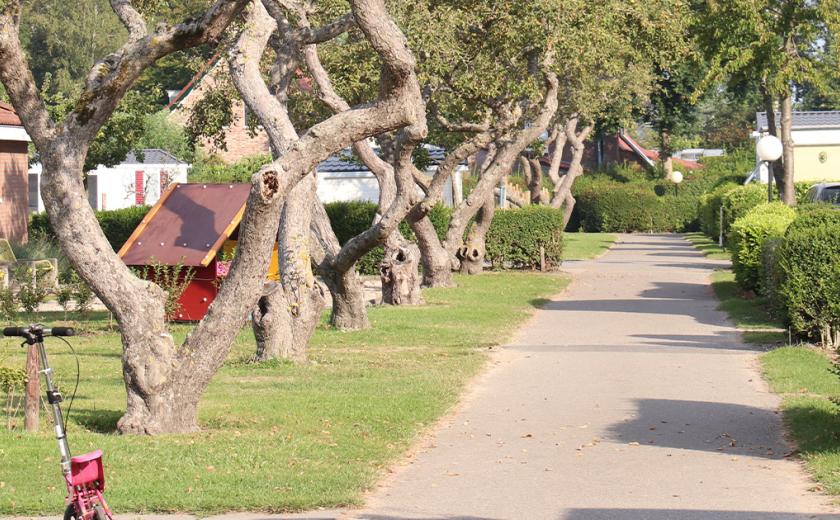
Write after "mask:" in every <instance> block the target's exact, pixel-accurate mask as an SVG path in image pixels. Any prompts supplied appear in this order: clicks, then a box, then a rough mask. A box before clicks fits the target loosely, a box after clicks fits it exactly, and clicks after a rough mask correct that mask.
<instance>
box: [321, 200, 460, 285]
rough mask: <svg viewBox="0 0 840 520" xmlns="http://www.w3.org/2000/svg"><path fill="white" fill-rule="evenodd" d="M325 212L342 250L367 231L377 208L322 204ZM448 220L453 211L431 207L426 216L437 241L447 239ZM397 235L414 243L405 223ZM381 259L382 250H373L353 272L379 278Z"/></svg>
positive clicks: (363, 203) (359, 204) (360, 204)
mask: <svg viewBox="0 0 840 520" xmlns="http://www.w3.org/2000/svg"><path fill="white" fill-rule="evenodd" d="M324 208H325V209H326V211H327V216H328V217H329V219H330V225H331V226H332V228H333V231H334V232H335V235H336V237H337V238H338V242H339V243H340V244H341V245H342V246H343V245H344V244H346V243H347V241H348V240H350V239H351V238H353V237H354V236H356V235H358V234H359V233H362V232H364V231H365V230H366V229H368V228H369V227H370V226H371V225H372V224H373V218H374V217H375V216H376V211H377V205H376V204H374V203H373V202H366V201H350V202H330V203H327V204H324ZM451 218H452V210H451V209H450V208H447V207H445V206H443V205H442V204H438V205H436V206H434V207H433V208H432V210H431V211H430V212H429V220H431V221H432V225H433V226H434V227H435V231H437V235H438V237H439V238H440V239H443V237H444V236H445V235H446V230H447V228H448V227H449V221H450V219H451ZM400 232H401V233H402V235H403V236H404V237H405V238H406V239H407V240H414V239H415V237H414V233H413V232H412V231H411V228H410V226H409V225H408V224H407V223H406V222H401V223H400ZM384 256H385V250H384V249H383V248H382V247H381V246H378V247H375V248H373V249H372V250H370V251H369V252H368V253H367V254H365V256H363V257H362V258H361V259H359V261H358V262H356V269H357V270H358V271H359V273H360V274H364V275H376V274H379V264H380V263H381V262H382V259H383V258H384Z"/></svg>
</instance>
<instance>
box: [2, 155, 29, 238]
mask: <svg viewBox="0 0 840 520" xmlns="http://www.w3.org/2000/svg"><path fill="white" fill-rule="evenodd" d="M28 168H29V163H28V154H27V143H25V142H19V141H0V238H5V239H8V240H10V241H12V242H26V240H27V223H28V218H29V175H28V173H27V170H28Z"/></svg>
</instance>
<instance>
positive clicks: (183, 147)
mask: <svg viewBox="0 0 840 520" xmlns="http://www.w3.org/2000/svg"><path fill="white" fill-rule="evenodd" d="M168 115H169V112H168V111H165V110H162V111H160V112H156V113H154V114H147V115H146V116H145V118H144V120H143V135H142V136H141V138H140V141H139V143H138V145H137V147H138V148H141V149H142V148H159V149H161V150H166V151H167V152H169V153H171V154H172V155H174V156H175V157H177V158H178V159H180V160H182V161H184V162H187V163H192V162H193V161H194V160H195V148H194V147H193V146H191V145H190V143H189V140H188V139H187V134H186V132H185V131H184V129H183V128H182V127H181V126H180V125H178V124H177V123H173V122H172V121H170V120H169V119H168Z"/></svg>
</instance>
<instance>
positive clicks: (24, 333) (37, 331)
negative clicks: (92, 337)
mask: <svg viewBox="0 0 840 520" xmlns="http://www.w3.org/2000/svg"><path fill="white" fill-rule="evenodd" d="M3 335H4V336H18V337H21V338H29V337H30V336H41V337H44V336H75V335H76V331H75V330H73V328H72V327H53V328H51V329H48V328H44V327H41V326H40V325H30V326H29V327H6V328H4V329H3Z"/></svg>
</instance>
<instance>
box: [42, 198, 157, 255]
mask: <svg viewBox="0 0 840 520" xmlns="http://www.w3.org/2000/svg"><path fill="white" fill-rule="evenodd" d="M148 212H149V207H148V206H131V207H129V208H123V209H115V210H111V211H97V212H96V220H97V221H98V222H99V226H100V227H101V228H102V232H103V233H104V234H105V238H106V239H108V243H109V244H111V247H112V248H113V249H114V251H119V250H120V248H121V247H122V246H123V244H125V242H126V241H127V240H128V237H130V236H131V233H133V232H134V230H135V229H136V228H137V226H138V225H140V221H142V220H143V217H145V216H146V213H148ZM29 233H30V234H31V235H34V236H43V237H48V238H51V239H55V233H53V230H52V226H50V221H49V218H48V217H47V214H46V213H33V214H32V215H30V216H29Z"/></svg>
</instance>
